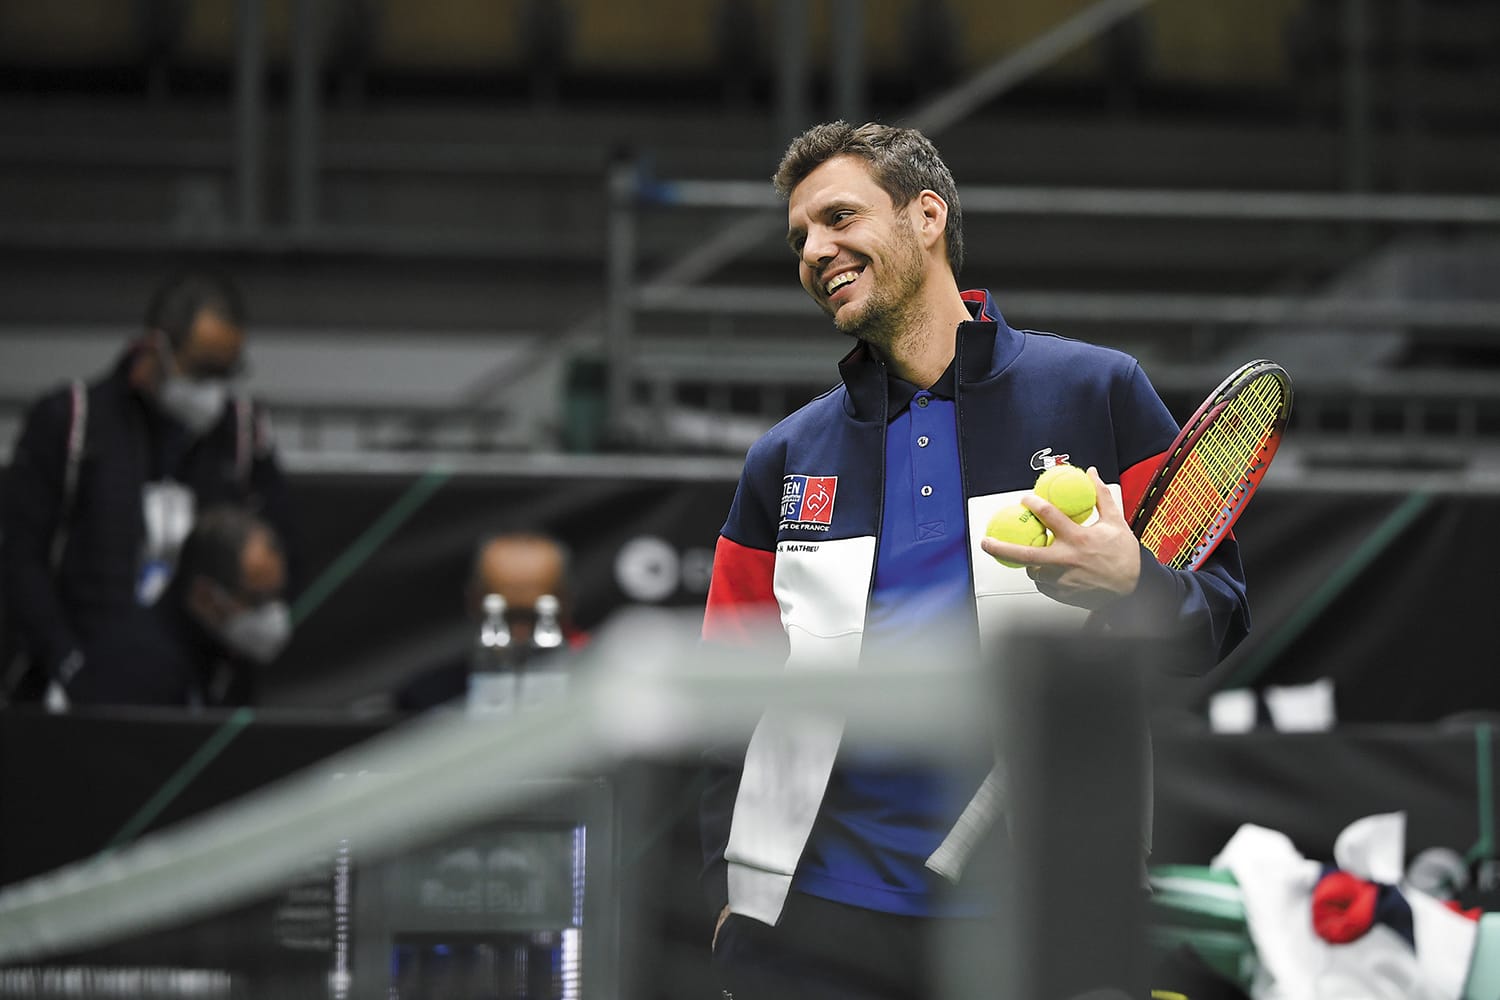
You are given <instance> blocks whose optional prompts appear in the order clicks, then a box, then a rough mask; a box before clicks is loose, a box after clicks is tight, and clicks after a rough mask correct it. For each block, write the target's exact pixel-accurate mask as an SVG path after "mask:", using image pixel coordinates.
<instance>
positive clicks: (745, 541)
mask: <svg viewBox="0 0 1500 1000" xmlns="http://www.w3.org/2000/svg"><path fill="white" fill-rule="evenodd" d="M964 298H965V300H966V301H967V302H968V303H969V306H970V310H971V314H972V315H974V316H975V319H974V320H973V321H971V322H968V323H964V324H961V325H960V327H959V330H958V332H957V339H956V344H955V349H956V362H955V364H956V371H957V376H958V378H957V383H958V384H957V399H956V415H957V424H958V435H959V450H960V461H961V465H962V472H963V481H964V490H965V497H966V506H967V510H968V535H969V538H970V548H971V559H970V568H971V571H972V582H973V585H974V596H975V616H976V622H977V625H978V629H979V633H980V637H981V645H982V647H983V646H984V644H985V642H986V637H989V636H994V635H997V634H999V633H1000V632H1001V631H1003V629H1004V627H1005V626H1006V624H1007V623H1011V622H1014V621H1016V620H1017V619H1020V618H1024V617H1025V616H1027V615H1028V614H1030V613H1035V612H1037V611H1038V610H1039V603H1040V604H1044V605H1047V608H1046V609H1044V610H1049V611H1053V610H1055V608H1056V605H1055V604H1054V602H1052V601H1050V599H1048V598H1046V597H1043V596H1042V595H1041V594H1039V593H1038V592H1037V590H1036V586H1035V584H1034V583H1032V581H1031V580H1030V578H1029V577H1028V576H1027V575H1026V573H1025V572H1024V571H1023V570H1019V569H1010V568H1007V567H1004V566H1002V565H1000V564H999V563H998V562H996V561H995V560H994V559H992V558H991V557H990V556H989V555H988V554H986V553H984V552H983V550H982V549H981V548H980V547H979V540H980V539H981V538H982V537H983V534H984V529H985V525H986V524H987V523H988V520H989V517H990V515H991V514H992V513H993V512H994V511H995V510H997V509H999V508H1000V507H1001V506H1004V505H1005V504H1008V503H1012V502H1015V501H1016V500H1018V499H1019V498H1020V497H1021V496H1023V495H1024V494H1026V493H1027V492H1029V491H1030V490H1031V488H1032V486H1033V484H1034V483H1035V481H1036V477H1037V473H1038V470H1039V468H1041V467H1042V465H1043V464H1044V463H1045V462H1047V461H1049V460H1061V459H1064V458H1065V459H1066V460H1067V461H1069V462H1070V463H1071V464H1073V465H1075V466H1079V467H1088V466H1095V467H1096V468H1097V469H1098V471H1099V475H1100V477H1101V478H1102V479H1103V480H1104V481H1105V482H1106V483H1107V484H1110V485H1111V486H1112V487H1114V488H1118V490H1119V492H1120V496H1121V502H1122V505H1123V508H1124V509H1125V510H1126V511H1129V510H1131V509H1133V508H1134V506H1135V504H1136V502H1137V500H1138V499H1139V497H1140V495H1141V493H1142V492H1144V490H1145V487H1146V485H1147V483H1148V481H1149V479H1150V477H1151V475H1152V473H1153V472H1154V471H1155V469H1156V467H1157V465H1158V464H1159V463H1160V459H1161V457H1162V455H1163V453H1164V452H1165V451H1166V450H1167V449H1168V447H1169V446H1170V445H1171V443H1172V441H1173V439H1174V437H1175V436H1176V432H1177V425H1176V422H1175V421H1174V419H1173V418H1172V416H1171V414H1170V413H1169V412H1168V410H1167V408H1166V406H1165V405H1164V404H1163V403H1162V401H1161V398H1160V397H1159V396H1158V395H1157V393H1156V391H1155V389H1154V388H1153V387H1152V386H1151V384H1150V381H1149V380H1148V379H1147V377H1146V375H1145V374H1144V372H1142V370H1141V368H1140V365H1139V364H1138V363H1137V362H1136V361H1135V360H1134V359H1133V358H1131V357H1129V356H1128V355H1125V354H1123V353H1121V352H1118V351H1114V350H1110V349H1106V348H1102V347H1098V346H1095V345H1090V344H1085V343H1081V342H1079V341H1074V340H1069V339H1066V338H1063V337H1058V336H1055V335H1052V334H1047V333H1037V332H1032V331H1018V330H1014V329H1011V328H1010V327H1009V326H1007V325H1006V324H1005V322H1004V320H1003V319H1002V318H1001V317H1000V314H999V312H998V310H997V309H996V308H995V306H994V303H993V302H992V301H991V299H990V297H989V295H988V293H987V292H965V293H964ZM840 376H841V383H840V384H839V385H838V386H836V387H835V388H833V389H831V390H829V391H828V392H826V393H824V394H823V395H821V396H819V397H818V398H817V399H815V400H813V401H812V402H810V403H808V404H807V405H806V406H804V407H802V408H801V409H800V410H798V411H797V412H796V413H793V414H792V415H791V416H789V417H787V418H786V419H785V420H783V421H782V422H781V423H779V424H777V425H776V426H775V427H774V428H772V429H771V430H770V431H768V432H767V433H766V434H765V436H763V437H762V438H761V439H760V440H759V441H757V442H756V443H755V445H753V446H752V447H751V449H750V451H749V454H748V455H747V456H746V459H745V466H744V471H743V473H742V475H741V478H740V484H739V488H738V491H737V493H736V495H735V499H734V502H733V504H732V506H731V508H730V512H729V516H728V518H727V520H726V521H725V523H724V527H723V529H722V531H721V534H720V538H719V542H718V546H717V549H716V552H715V558H714V571H713V580H712V583H711V586H710V590H709V597H708V607H707V613H706V617H705V622H704V636H705V638H707V639H709V640H719V641H751V640H754V639H757V638H759V636H760V631H759V630H760V629H761V628H762V627H763V626H764V625H765V624H766V622H767V620H768V619H769V620H771V621H779V623H780V626H781V632H782V634H783V635H784V637H785V643H786V653H787V666H788V668H789V669H798V668H800V667H803V666H812V665H816V666H817V667H819V668H820V669H829V668H834V669H837V668H840V667H842V668H845V669H853V668H854V667H855V666H856V665H857V662H858V659H859V653H860V648H861V641H862V634H863V629H864V624H865V614H866V611H867V607H868V600H869V593H870V587H871V583H872V579H873V573H874V567H875V560H876V552H877V546H878V544H879V537H878V536H879V525H880V522H881V503H882V498H883V487H884V468H883V464H884V455H885V433H886V426H887V421H888V418H889V414H888V413H887V412H886V409H887V405H888V404H887V400H888V394H887V384H886V383H887V372H886V367H885V365H884V364H883V363H882V362H880V361H879V360H877V359H876V358H875V357H874V356H873V355H872V354H871V353H870V352H869V351H868V350H867V349H866V348H865V347H864V345H859V346H857V347H856V348H855V349H854V350H853V351H851V352H850V353H849V355H848V356H847V357H846V358H845V359H844V360H843V361H842V362H841V363H840ZM1141 551H1142V565H1141V576H1140V582H1139V584H1138V586H1137V588H1136V590H1135V592H1134V593H1132V594H1131V595H1129V596H1127V597H1125V598H1123V599H1122V600H1120V601H1118V602H1117V603H1116V604H1114V605H1112V606H1111V607H1110V608H1109V610H1108V612H1107V620H1108V621H1109V622H1111V623H1115V624H1122V625H1136V626H1141V627H1143V628H1145V627H1149V629H1150V630H1151V631H1153V632H1155V633H1159V634H1164V635H1172V636H1173V637H1174V638H1177V639H1181V640H1183V641H1184V643H1185V646H1186V648H1188V649H1189V650H1190V651H1191V653H1190V662H1189V663H1188V664H1186V667H1187V669H1190V670H1196V671H1204V670H1207V669H1209V668H1210V667H1212V666H1213V665H1214V664H1215V663H1217V662H1218V661H1219V660H1220V659H1221V658H1222V657H1223V656H1225V655H1226V654H1227V653H1228V652H1229V651H1230V650H1232V649H1233V648H1234V646H1235V645H1236V644H1238V642H1239V641H1240V639H1241V638H1242V637H1243V636H1244V635H1245V633H1246V631H1247V630H1248V627H1249V609H1248V604H1247V602H1246V597H1245V586H1244V578H1243V571H1242V569H1241V567H1240V560H1239V551H1238V547H1237V545H1236V543H1235V541H1234V539H1233V538H1230V539H1227V540H1226V541H1225V542H1224V543H1223V544H1221V545H1220V546H1219V548H1218V550H1217V551H1216V552H1215V553H1214V555H1213V556H1212V557H1211V558H1210V559H1209V561H1208V562H1207V563H1206V564H1205V565H1204V566H1203V567H1201V568H1200V569H1199V570H1198V571H1196V572H1187V571H1175V570H1171V569H1168V568H1166V567H1164V566H1161V565H1160V564H1159V563H1157V562H1156V560H1155V559H1154V558H1153V557H1152V556H1151V555H1150V553H1149V552H1147V551H1146V550H1145V549H1142V550H1141ZM1082 614H1083V613H1082V612H1079V615H1080V617H1081V616H1082ZM1051 617H1052V618H1056V614H1055V613H1053V614H1052V615H1051ZM759 736H760V734H759V732H758V733H757V738H758V737H759ZM797 739H800V740H804V741H805V742H806V743H807V746H808V747H813V748H814V749H809V750H808V753H807V754H806V755H804V758H803V759H801V760H800V761H798V763H797V764H796V767H795V768H791V769H789V770H790V771H795V774H792V773H789V774H786V775H777V776H769V775H765V774H761V773H759V772H758V771H757V772H756V773H755V775H754V779H755V780H754V781H746V782H744V785H745V787H746V788H755V789H762V788H764V789H775V788H778V787H780V785H781V784H783V783H785V782H792V783H799V782H812V783H813V784H814V785H817V783H818V782H826V777H827V770H828V768H831V766H832V756H831V752H830V751H829V750H828V747H829V746H830V745H831V746H832V747H833V748H835V749H836V747H837V741H838V735H837V734H836V733H832V734H823V735H810V734H806V733H803V734H800V735H799V736H798V737H797ZM756 743H757V739H756V738H753V739H752V741H751V749H750V754H749V757H748V758H747V762H746V774H747V775H748V774H749V773H750V769H751V768H754V767H758V766H759V765H758V764H757V763H756V758H757V750H756ZM783 756H784V757H785V758H786V759H791V757H795V756H796V755H795V754H794V755H790V757H788V756H787V755H785V754H783ZM824 758H827V759H826V760H825V759H824ZM778 766H780V765H778ZM739 784H740V782H738V781H736V780H735V776H734V775H732V774H731V775H730V776H729V777H728V780H725V781H722V782H719V783H718V784H717V785H716V787H715V788H713V789H711V790H710V793H709V794H708V796H706V798H705V803H704V810H703V823H702V826H703V839H704V851H705V857H706V861H707V869H706V872H705V881H706V887H707V891H708V894H709V899H710V902H711V904H713V905H714V906H715V908H716V909H717V908H718V907H721V906H722V905H723V903H724V902H725V901H726V900H727V901H730V902H731V903H732V904H733V907H734V909H735V911H736V912H744V913H747V914H749V915H752V916H759V917H760V918H761V919H767V922H774V915H773V914H774V913H777V912H779V907H780V902H779V900H778V894H779V895H780V896H781V897H782V898H784V893H785V891H786V888H787V887H789V886H790V881H791V876H792V873H793V871H794V869H795V864H796V859H797V857H798V856H800V853H801V850H802V847H803V845H804V844H805V839H806V834H807V832H808V831H809V830H810V829H811V823H812V821H813V820H814V819H815V818H816V809H815V804H816V802H817V801H818V799H819V798H820V795H821V786H819V787H816V788H809V789H806V790H804V791H805V792H808V793H809V794H804V795H802V796H800V797H801V798H802V799H804V800H806V801H810V802H811V803H813V804H814V808H813V811H812V813H811V814H808V813H807V811H806V809H805V808H799V807H797V806H785V805H784V804H783V802H782V801H781V800H783V799H785V798H787V797H786V796H783V795H778V794H776V793H774V792H768V793H766V794H760V793H756V792H752V793H750V794H751V795H754V796H755V801H753V802H752V801H748V796H747V794H746V793H745V792H738V798H736V795H737V791H738V785H739ZM788 809H790V810H791V812H790V813H789V812H788V811H787V810H788ZM792 813H795V815H793V814H792ZM731 817H733V822H732V823H731ZM740 829H744V830H748V831H749V832H748V833H746V834H744V835H743V836H740V835H738V834H737V831H738V830H740ZM737 837H738V841H737ZM726 851H727V854H728V858H729V860H730V861H731V862H733V864H729V865H727V866H726V862H725V856H726ZM726 875H727V881H726ZM768 915H771V916H769V919H768Z"/></svg>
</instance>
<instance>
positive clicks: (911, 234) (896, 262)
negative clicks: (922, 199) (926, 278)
mask: <svg viewBox="0 0 1500 1000" xmlns="http://www.w3.org/2000/svg"><path fill="white" fill-rule="evenodd" d="M895 231H896V234H897V236H896V240H895V242H894V243H893V244H892V250H893V252H892V254H891V255H890V257H889V258H888V261H887V263H888V264H889V265H890V266H888V267H887V268H886V269H885V270H886V273H885V274H884V275H883V281H882V283H881V284H880V285H878V286H877V287H876V288H875V289H874V291H872V292H871V293H870V296H869V298H868V299H867V300H866V301H865V303H864V305H863V307H862V308H860V309H859V310H858V311H857V312H856V311H854V310H851V309H849V308H847V307H846V308H844V309H841V310H839V311H838V312H836V313H835V314H834V316H833V325H834V326H835V327H837V328H838V330H839V332H840V333H843V334H847V335H848V336H850V337H854V338H855V339H857V340H862V341H864V342H865V343H867V344H870V345H871V346H873V347H875V348H876V349H877V350H878V351H880V352H881V353H882V354H885V355H889V354H890V352H891V349H892V348H893V347H894V346H895V345H896V344H898V343H900V342H901V341H902V340H903V339H905V337H906V336H907V335H908V334H909V333H910V332H911V331H912V330H914V329H915V328H916V327H917V326H918V325H919V323H918V321H919V320H920V318H921V316H920V313H921V310H922V298H921V291H922V283H923V269H922V252H921V248H920V247H919V246H918V244H917V234H916V231H915V230H914V229H913V228H912V226H911V223H910V221H907V222H906V224H905V225H898V226H897V227H896V230H895Z"/></svg>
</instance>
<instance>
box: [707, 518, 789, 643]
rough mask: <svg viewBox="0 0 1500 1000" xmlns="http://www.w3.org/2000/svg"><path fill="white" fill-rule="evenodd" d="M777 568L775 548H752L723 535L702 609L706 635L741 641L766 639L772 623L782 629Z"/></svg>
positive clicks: (712, 638)
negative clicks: (706, 602) (775, 587)
mask: <svg viewBox="0 0 1500 1000" xmlns="http://www.w3.org/2000/svg"><path fill="white" fill-rule="evenodd" d="M775 571H776V553H775V552H767V551H765V550H764V549H752V548H750V547H749V546H747V545H741V544H740V543H739V542H735V541H732V540H730V539H728V538H725V537H724V536H723V535H720V536H719V543H718V545H717V546H715V547H714V573H713V579H712V581H711V582H710V583H709V586H708V604H707V607H706V608H705V609H704V613H703V638H705V639H709V640H712V641H716V642H730V643H737V644H741V643H749V642H752V641H755V640H757V639H764V638H765V635H766V630H767V629H769V628H770V627H772V626H773V625H774V626H776V628H777V629H778V630H779V629H780V617H781V612H780V608H779V607H778V606H777V604H776V591H775V589H774V587H773V582H774V576H775Z"/></svg>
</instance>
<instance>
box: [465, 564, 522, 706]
mask: <svg viewBox="0 0 1500 1000" xmlns="http://www.w3.org/2000/svg"><path fill="white" fill-rule="evenodd" d="M483 609H484V618H483V620H482V621H481V622H480V625H479V636H478V637H477V638H476V640H475V642H474V655H473V658H472V659H471V660H470V662H469V698H468V709H469V714H470V715H509V714H511V713H512V712H514V711H515V710H516V701H517V695H518V686H519V677H518V675H517V673H516V657H515V648H514V646H512V644H511V641H510V625H508V624H507V623H506V621H505V598H503V597H501V596H500V595H499V594H486V595H485V598H484V604H483Z"/></svg>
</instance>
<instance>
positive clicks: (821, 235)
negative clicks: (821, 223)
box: [802, 227, 838, 271]
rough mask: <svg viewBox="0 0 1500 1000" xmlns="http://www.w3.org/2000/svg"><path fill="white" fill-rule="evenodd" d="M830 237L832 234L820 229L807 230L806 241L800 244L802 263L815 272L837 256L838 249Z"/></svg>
mask: <svg viewBox="0 0 1500 1000" xmlns="http://www.w3.org/2000/svg"><path fill="white" fill-rule="evenodd" d="M831 237H832V234H831V233H830V232H829V231H828V230H826V229H822V228H821V227H820V228H814V229H809V230H808V232H807V240H806V242H804V243H803V244H802V262H803V263H804V264H806V265H807V266H808V267H810V268H812V269H813V270H815V271H816V270H817V269H818V268H820V267H822V266H823V265H824V264H827V263H828V262H829V261H831V260H833V258H834V257H836V256H838V247H837V246H835V245H834V242H833V239H832V238H831Z"/></svg>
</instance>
